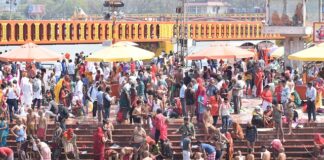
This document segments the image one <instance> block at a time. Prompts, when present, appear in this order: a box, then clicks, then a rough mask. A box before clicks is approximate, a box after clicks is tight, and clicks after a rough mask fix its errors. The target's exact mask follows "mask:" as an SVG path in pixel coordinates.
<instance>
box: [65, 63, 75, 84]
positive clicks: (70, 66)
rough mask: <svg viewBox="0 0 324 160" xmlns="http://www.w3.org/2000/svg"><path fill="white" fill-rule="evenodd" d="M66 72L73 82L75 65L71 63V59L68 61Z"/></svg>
mask: <svg viewBox="0 0 324 160" xmlns="http://www.w3.org/2000/svg"><path fill="white" fill-rule="evenodd" d="M67 71H68V74H69V76H70V78H71V80H72V81H74V77H75V64H74V63H73V62H72V59H70V60H69V64H68V65H67Z"/></svg>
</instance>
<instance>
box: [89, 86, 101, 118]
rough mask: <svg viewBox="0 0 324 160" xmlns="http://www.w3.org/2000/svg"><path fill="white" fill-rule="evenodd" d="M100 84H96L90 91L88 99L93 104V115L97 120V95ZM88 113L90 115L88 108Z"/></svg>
mask: <svg viewBox="0 0 324 160" xmlns="http://www.w3.org/2000/svg"><path fill="white" fill-rule="evenodd" d="M98 87H99V83H98V82H96V83H95V84H94V85H92V86H91V87H90V88H89V90H88V93H87V95H88V98H89V100H90V101H91V102H92V104H93V109H92V115H93V117H94V118H95V117H96V116H97V94H98ZM86 113H87V114H88V108H86Z"/></svg>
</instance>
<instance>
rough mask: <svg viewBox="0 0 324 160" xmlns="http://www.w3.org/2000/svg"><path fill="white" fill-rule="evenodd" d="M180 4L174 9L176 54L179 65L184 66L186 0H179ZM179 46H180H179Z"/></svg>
mask: <svg viewBox="0 0 324 160" xmlns="http://www.w3.org/2000/svg"><path fill="white" fill-rule="evenodd" d="M180 2H181V4H180V6H179V7H177V9H176V13H177V14H178V16H177V34H176V36H177V52H178V55H179V56H180V60H181V63H182V64H184V56H185V52H186V51H187V44H186V43H187V36H186V14H185V4H186V0H180ZM179 45H180V46H179ZM179 47H180V49H179Z"/></svg>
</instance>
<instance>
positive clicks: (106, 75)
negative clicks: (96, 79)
mask: <svg viewBox="0 0 324 160" xmlns="http://www.w3.org/2000/svg"><path fill="white" fill-rule="evenodd" d="M103 74H104V79H105V80H109V76H110V68H109V66H105V67H104V70H103Z"/></svg>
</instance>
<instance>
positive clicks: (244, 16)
mask: <svg viewBox="0 0 324 160" xmlns="http://www.w3.org/2000/svg"><path fill="white" fill-rule="evenodd" d="M125 16H126V18H137V19H142V20H146V19H155V20H157V21H163V20H175V19H176V18H177V16H178V15H176V14H127V15H125ZM186 17H187V19H188V20H191V19H195V18H202V17H204V18H216V17H217V18H232V19H237V20H244V21H262V20H264V19H265V14H264V13H228V14H186Z"/></svg>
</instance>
